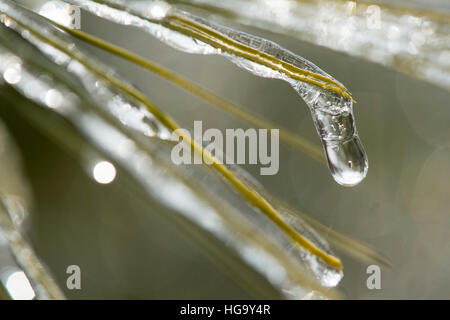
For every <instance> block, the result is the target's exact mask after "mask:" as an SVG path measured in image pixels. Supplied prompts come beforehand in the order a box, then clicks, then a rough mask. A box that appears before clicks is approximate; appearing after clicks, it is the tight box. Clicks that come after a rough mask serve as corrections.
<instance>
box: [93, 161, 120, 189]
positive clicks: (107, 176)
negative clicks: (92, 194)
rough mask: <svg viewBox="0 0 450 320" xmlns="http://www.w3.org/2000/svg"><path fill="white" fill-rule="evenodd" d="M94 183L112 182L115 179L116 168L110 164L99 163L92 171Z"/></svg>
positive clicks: (105, 162) (106, 162)
mask: <svg viewBox="0 0 450 320" xmlns="http://www.w3.org/2000/svg"><path fill="white" fill-rule="evenodd" d="M92 174H93V176H94V179H95V181H97V182H98V183H101V184H108V183H111V182H113V180H114V179H115V177H116V168H115V167H114V165H113V164H112V163H111V162H108V161H101V162H99V163H97V164H96V165H95V166H94V170H92Z"/></svg>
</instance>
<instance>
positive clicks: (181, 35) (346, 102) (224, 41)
mask: <svg viewBox="0 0 450 320" xmlns="http://www.w3.org/2000/svg"><path fill="white" fill-rule="evenodd" d="M68 2H70V3H73V4H76V5H79V6H81V7H82V8H83V9H86V10H88V11H90V12H91V13H94V14H96V15H98V16H100V17H103V18H105V19H109V20H111V21H113V22H116V23H120V24H124V25H131V26H136V27H138V28H140V29H142V30H145V31H146V32H148V33H150V34H152V35H153V36H155V37H157V38H158V39H160V40H161V41H163V42H165V43H167V44H169V45H171V46H172V47H174V48H176V49H179V50H182V51H185V52H188V53H196V54H217V55H221V56H224V57H226V58H228V59H229V60H230V61H232V62H233V63H235V64H236V65H238V66H239V67H241V68H244V69H246V70H248V71H250V72H251V73H253V74H255V75H257V76H260V77H266V78H275V79H282V80H285V81H287V82H288V83H289V84H290V85H291V86H292V87H293V88H294V89H295V90H296V91H297V92H298V94H299V95H300V96H301V97H302V99H303V100H304V101H305V102H306V104H307V105H308V107H309V109H310V111H311V114H312V117H313V120H314V124H315V126H316V129H317V132H318V134H319V137H320V138H321V141H322V145H323V148H324V151H325V155H326V158H327V163H328V167H329V169H330V171H331V173H332V175H333V178H334V179H335V180H336V182H338V183H339V184H341V185H344V186H354V185H356V184H358V183H359V182H361V181H362V180H363V179H364V178H365V176H366V174H367V170H368V161H367V156H366V153H365V151H364V147H363V145H362V143H361V140H360V138H359V136H358V132H357V130H356V126H355V120H354V115H353V100H352V98H351V96H350V94H349V92H348V90H347V89H346V88H345V87H344V86H343V85H342V84H341V83H340V82H338V81H337V80H336V79H334V78H333V77H331V76H330V75H329V74H327V73H325V72H324V71H323V70H321V69H320V68H319V67H317V66H316V65H314V64H313V63H311V62H310V61H308V60H306V59H304V58H302V57H300V56H299V55H296V54H294V53H292V52H290V51H288V50H286V49H284V48H282V47H280V46H279V45H277V44H276V43H274V42H272V41H269V40H266V39H263V38H260V37H256V36H253V35H250V34H247V33H245V32H241V31H238V30H234V29H231V28H228V27H224V26H220V25H217V24H214V23H211V22H210V21H208V20H205V19H202V18H199V17H196V16H193V15H191V14H189V13H187V12H184V11H181V10H179V9H178V8H176V7H174V6H172V5H170V4H168V3H167V2H164V1H118V0H114V1H111V0H87V1H79V0H70V1H68ZM281 112H282V110H281Z"/></svg>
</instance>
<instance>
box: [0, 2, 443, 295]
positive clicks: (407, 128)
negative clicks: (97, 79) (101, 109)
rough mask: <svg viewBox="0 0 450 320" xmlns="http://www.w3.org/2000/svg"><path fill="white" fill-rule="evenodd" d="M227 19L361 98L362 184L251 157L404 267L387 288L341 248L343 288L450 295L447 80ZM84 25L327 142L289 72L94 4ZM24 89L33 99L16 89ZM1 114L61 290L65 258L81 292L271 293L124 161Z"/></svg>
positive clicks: (278, 189) (392, 273) (150, 80)
mask: <svg viewBox="0 0 450 320" xmlns="http://www.w3.org/2000/svg"><path fill="white" fill-rule="evenodd" d="M35 5H36V6H38V5H39V4H37V3H35ZM194 11H195V10H194ZM222 23H223V22H222ZM228 24H229V25H231V26H233V27H235V28H237V29H240V30H244V31H246V32H248V33H251V34H255V35H258V36H261V37H264V38H266V39H270V40H272V41H275V42H277V43H278V44H280V45H281V46H283V47H285V48H287V49H289V50H290V51H292V52H294V53H297V54H299V55H301V56H303V57H304V58H306V59H308V60H310V61H312V62H313V63H315V64H316V65H318V66H319V67H320V68H322V69H323V70H325V71H326V72H327V73H329V74H331V75H332V76H333V77H335V78H336V79H338V80H339V81H340V82H342V83H343V84H344V85H345V86H346V87H347V88H348V89H349V90H350V91H351V92H352V94H353V98H354V99H355V100H356V101H357V104H355V105H354V113H355V118H356V123H357V128H358V131H359V134H360V137H361V139H362V141H363V143H364V146H365V149H366V152H367V154H368V157H369V173H368V176H367V177H366V179H365V180H364V181H363V182H362V183H361V184H359V185H357V186H355V187H352V188H345V187H342V186H340V185H338V184H336V183H335V182H334V180H333V179H332V177H331V175H330V173H329V171H328V169H327V168H325V167H324V166H321V165H320V164H318V163H316V162H314V161H313V160H311V159H310V158H308V157H307V156H305V155H304V154H302V153H300V152H298V151H296V150H293V149H292V148H291V147H289V146H287V145H286V144H283V143H280V170H279V173H278V174H277V175H274V176H261V175H259V167H258V166H256V165H246V166H243V167H244V168H245V169H246V170H247V171H248V172H250V173H251V174H252V175H253V176H254V177H255V178H256V179H257V180H258V181H259V182H260V183H261V184H262V185H263V186H264V187H265V188H266V189H267V190H268V191H269V192H270V193H272V194H274V195H276V196H278V197H279V198H281V199H283V200H285V201H286V202H288V203H290V204H292V205H293V206H295V207H298V208H300V209H301V210H303V211H304V212H306V213H308V214H309V215H310V216H312V217H314V218H316V219H317V220H319V221H321V222H323V223H324V224H326V225H328V226H329V228H330V229H333V230H338V231H341V232H343V233H345V234H347V235H350V236H353V237H355V238H357V239H360V240H362V241H364V242H366V243H368V244H370V245H371V246H373V247H374V248H376V249H377V250H379V251H380V252H382V253H383V254H384V255H386V256H387V257H388V258H389V259H390V260H391V262H392V265H393V266H392V268H388V267H385V266H381V289H380V290H369V289H368V288H367V286H366V280H367V277H368V276H369V275H368V274H367V273H366V269H367V266H368V264H364V263H360V262H358V261H356V260H354V259H352V258H349V257H348V256H346V255H344V254H342V253H341V252H339V250H336V252H337V253H338V255H339V256H340V257H341V259H342V260H343V264H344V278H343V280H342V281H341V283H340V284H339V286H338V289H339V290H341V291H342V293H343V294H344V296H345V297H347V298H350V299H448V298H450V279H449V270H450V256H449V255H450V233H449V232H448V230H449V228H450V212H449V211H450V209H449V208H450V125H449V121H450V108H449V107H450V105H449V101H450V93H449V91H447V90H445V89H443V88H439V87H438V86H436V85H433V84H429V83H426V82H424V81H421V80H417V79H414V78H413V77H409V76H406V75H404V74H402V73H398V72H395V71H392V70H390V69H387V68H385V67H383V66H380V65H378V64H374V63H372V62H368V61H366V60H364V59H362V58H358V57H352V56H350V55H347V54H345V53H340V52H337V51H333V50H330V49H328V48H325V47H323V46H317V45H315V44H311V43H309V42H304V41H301V40H298V39H296V38H294V37H290V36H287V35H282V34H280V33H271V32H268V31H264V30H262V29H261V28H253V27H250V26H244V25H241V24H237V23H234V22H231V21H230V22H229V23H228ZM81 27H82V30H83V31H86V32H88V33H91V34H93V35H95V36H97V37H100V38H102V39H105V40H107V41H110V42H112V43H115V44H117V45H119V46H121V47H124V48H127V49H129V50H131V51H133V52H135V53H138V54H140V55H142V56H144V57H147V58H150V59H151V60H153V61H155V62H158V63H160V64H161V65H163V66H165V67H167V68H169V69H171V70H174V71H176V72H178V73H180V74H181V75H183V76H185V77H187V78H189V79H190V80H192V81H194V82H196V83H198V84H200V85H202V86H204V87H205V88H208V89H209V90H210V91H212V92H214V93H216V94H217V95H219V96H222V97H226V98H227V99H228V100H230V101H232V102H234V103H236V104H237V105H239V106H242V107H243V108H245V109H246V110H248V111H251V112H253V113H255V114H258V115H261V116H263V117H264V118H266V119H270V120H271V121H272V122H275V123H278V124H280V125H281V126H283V127H286V128H288V129H290V130H291V131H294V132H296V133H297V134H298V135H300V136H302V137H304V138H305V139H308V140H309V141H311V142H313V143H315V144H316V145H318V146H319V145H320V141H319V138H318V137H317V134H316V130H315V128H314V125H313V122H312V119H311V116H310V113H309V110H308V108H307V106H306V104H305V103H304V102H303V101H302V100H301V99H300V97H299V96H298V95H297V94H296V92H295V91H294V90H292V88H291V87H290V86H289V85H288V84H286V83H284V82H282V81H278V80H271V79H263V78H258V77H256V76H253V75H251V74H250V73H248V72H246V71H244V70H242V69H239V68H238V67H236V66H235V65H234V64H232V63H230V62H229V61H227V60H225V59H223V58H221V57H218V56H202V55H191V54H185V53H183V52H180V51H177V50H174V49H173V48H171V47H169V46H167V45H165V44H163V43H161V42H160V41H158V40H156V39H154V38H152V37H150V36H149V35H147V34H145V33H143V32H141V31H138V30H130V28H126V27H123V26H119V25H116V24H112V23H110V22H107V21H105V20H101V19H99V18H97V17H94V16H93V15H91V14H88V13H86V12H83V13H82V20H81ZM78 45H79V46H81V47H83V48H85V49H86V50H87V51H88V52H91V54H92V55H93V56H94V57H95V58H96V59H98V60H100V61H102V62H103V63H105V64H107V65H110V66H113V67H114V69H116V70H117V71H118V72H119V73H120V74H121V75H123V77H124V78H126V79H128V80H129V81H130V82H131V83H133V84H134V85H135V86H137V87H138V88H139V89H141V90H142V91H143V92H144V93H146V94H147V95H148V96H149V97H150V99H151V100H152V101H154V102H155V103H156V104H157V105H158V106H161V107H162V108H163V110H164V111H165V112H166V113H167V114H169V115H171V116H172V117H173V118H174V119H175V120H176V121H177V122H178V123H179V124H180V126H181V127H183V128H187V129H190V130H191V129H192V128H193V123H194V121H195V120H202V121H203V127H204V130H205V129H206V128H219V129H221V130H225V128H248V125H247V124H246V123H244V122H242V121H240V120H237V119H235V118H233V117H231V116H229V115H227V114H225V113H223V112H222V111H220V110H218V109H215V108H213V107H211V106H210V105H208V104H207V103H205V102H204V101H202V100H199V99H198V98H196V97H194V96H192V95H190V94H188V93H186V92H185V91H183V90H180V89H179V88H177V87H175V86H174V85H173V84H170V83H168V82H166V81H165V80H162V79H160V78H158V77H157V76H155V75H154V74H152V73H150V72H148V71H145V70H143V69H142V68H139V67H137V66H135V65H133V64H131V63H129V62H126V61H123V60H121V59H119V58H116V57H114V56H112V55H110V54H108V53H105V52H103V51H100V50H98V49H95V48H93V47H90V46H88V45H86V44H83V43H78ZM14 99H15V100H14ZM14 99H13V100H14V103H17V104H19V103H23V104H25V103H27V102H26V101H25V99H23V98H21V97H19V96H18V95H17V96H15V97H14ZM2 103H5V102H2ZM8 103H11V102H10V101H9V102H8ZM0 117H1V119H2V121H4V123H5V124H6V126H7V128H8V129H9V131H10V133H11V135H12V138H13V140H14V141H15V142H16V143H17V146H18V148H19V153H20V155H21V157H22V161H23V168H24V172H25V175H26V177H27V178H28V181H29V183H30V186H31V190H32V198H33V206H32V210H31V213H32V214H31V217H30V219H29V221H28V222H27V229H26V234H27V236H28V237H29V239H30V241H31V243H32V244H33V247H34V248H35V250H36V252H37V253H38V255H39V256H40V257H41V258H42V260H43V261H44V262H45V264H46V265H48V267H49V269H50V270H51V272H52V273H53V274H54V276H55V278H56V280H57V282H58V283H59V284H60V285H61V287H62V288H63V289H64V288H66V286H65V282H66V279H67V276H68V275H67V274H66V268H67V266H68V265H73V264H75V265H79V266H80V268H81V270H82V290H67V289H64V293H65V294H66V296H67V297H68V298H69V299H80V298H88V299H98V298H106V299H116V298H125V299H128V298H132V299H136V298H137V299H139V298H145V299H166V298H173V299H221V298H229V299H241V298H259V296H258V295H257V294H256V295H255V294H254V293H252V292H247V291H246V290H244V289H243V288H242V287H241V286H240V284H239V283H237V282H236V280H235V279H234V278H233V277H232V276H230V275H229V274H227V272H225V271H224V270H223V268H221V266H220V263H218V262H217V261H213V260H212V259H210V258H209V257H208V256H206V255H205V254H204V252H202V250H200V249H199V248H197V246H196V245H195V243H192V242H191V241H189V239H186V238H185V237H182V236H180V235H179V233H178V230H177V227H176V225H173V224H171V223H170V222H168V221H166V220H164V219H161V218H160V215H159V214H154V212H164V211H167V214H168V215H169V214H170V209H168V208H165V207H164V206H162V205H161V204H158V203H157V202H156V201H155V202H153V203H148V202H145V201H142V200H141V198H140V197H139V194H138V193H137V192H135V191H134V190H130V189H129V188H127V185H126V184H123V183H122V174H121V171H120V170H118V171H117V174H116V178H115V180H114V181H113V182H112V183H110V184H99V183H97V182H96V181H95V179H93V178H92V177H91V173H90V172H87V171H86V170H85V168H84V167H83V166H82V165H80V164H79V163H78V162H77V161H76V159H74V158H73V157H71V156H70V155H68V154H67V153H66V152H65V151H64V150H62V149H61V148H60V147H59V146H58V145H56V144H55V143H54V142H53V141H51V140H49V139H48V138H47V137H46V136H45V135H44V134H42V132H40V131H39V130H37V129H36V128H34V127H33V126H30V125H29V123H27V121H26V120H25V119H24V118H23V117H21V116H20V115H18V114H16V113H15V112H14V111H13V109H12V108H0ZM218 245H219V244H218ZM1 259H2V256H1V255H0V260H1ZM253 281H260V282H261V283H262V285H264V286H267V287H268V288H269V289H268V290H269V291H268V292H271V295H270V297H273V298H277V297H279V295H278V293H277V292H276V290H274V289H273V290H272V289H270V284H269V283H267V280H265V279H263V278H257V277H256V278H255V279H254V280H253ZM270 290H272V291H270Z"/></svg>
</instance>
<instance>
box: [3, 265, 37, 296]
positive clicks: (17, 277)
mask: <svg viewBox="0 0 450 320" xmlns="http://www.w3.org/2000/svg"><path fill="white" fill-rule="evenodd" d="M5 286H6V290H8V293H9V295H10V296H11V298H13V299H14V300H32V299H33V298H34V297H35V296H36V294H35V293H34V290H33V288H32V287H31V284H30V281H28V278H27V276H26V275H25V273H23V271H15V272H13V273H11V274H10V275H9V276H8V278H7V279H6V284H5Z"/></svg>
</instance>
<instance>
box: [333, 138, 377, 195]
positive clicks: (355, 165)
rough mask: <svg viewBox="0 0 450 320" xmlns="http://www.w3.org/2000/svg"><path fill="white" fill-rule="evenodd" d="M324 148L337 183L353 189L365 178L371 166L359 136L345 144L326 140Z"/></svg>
mask: <svg viewBox="0 0 450 320" xmlns="http://www.w3.org/2000/svg"><path fill="white" fill-rule="evenodd" d="M324 148H325V153H326V156H327V161H328V167H329V168H330V171H331V174H332V175H333V178H334V180H335V181H336V182H337V183H339V184H341V185H343V186H347V187H351V186H354V185H356V184H358V183H360V182H361V181H362V180H363V179H364V178H365V176H366V175H367V170H368V168H369V166H368V162H367V157H366V153H365V152H364V148H363V146H362V144H361V141H360V139H359V137H358V136H356V135H355V136H353V137H352V138H351V139H350V140H347V141H344V142H334V141H333V142H331V141H325V140H324Z"/></svg>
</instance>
